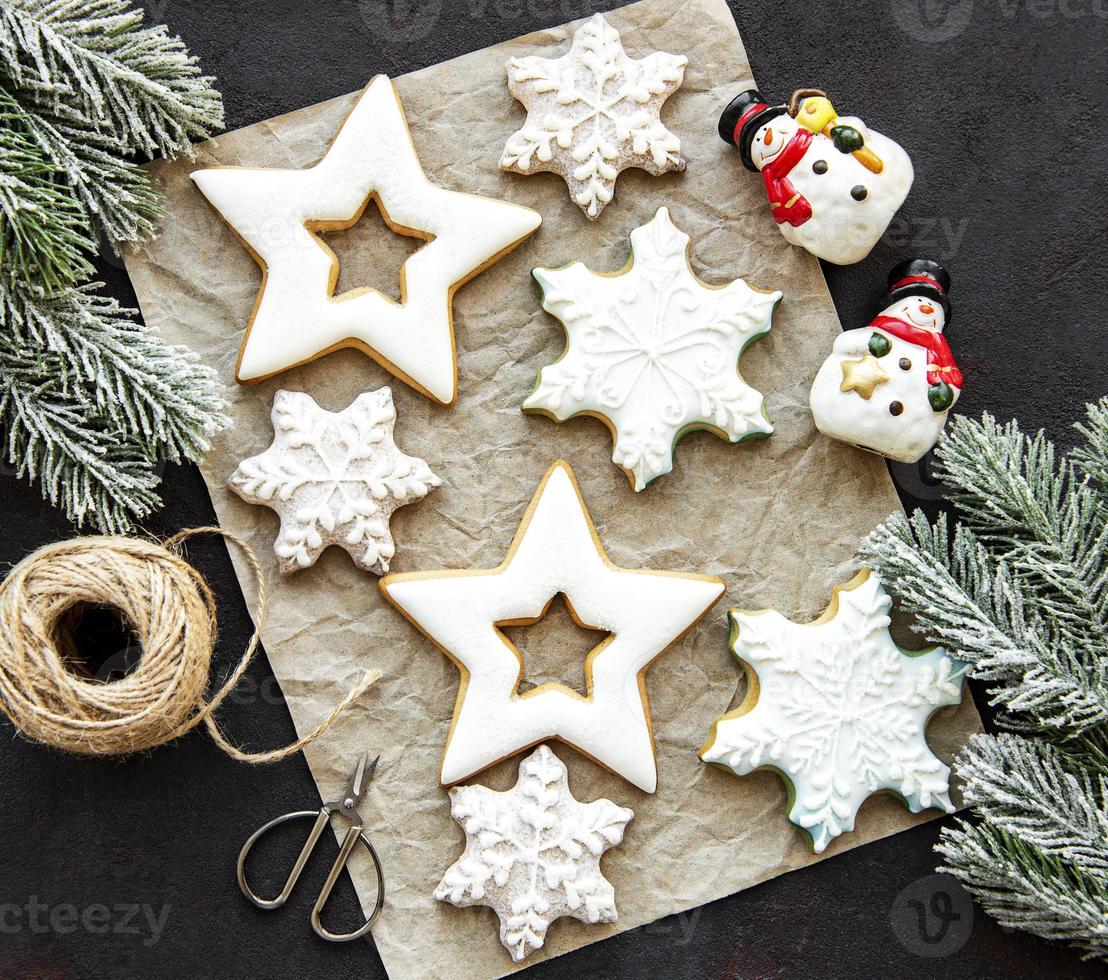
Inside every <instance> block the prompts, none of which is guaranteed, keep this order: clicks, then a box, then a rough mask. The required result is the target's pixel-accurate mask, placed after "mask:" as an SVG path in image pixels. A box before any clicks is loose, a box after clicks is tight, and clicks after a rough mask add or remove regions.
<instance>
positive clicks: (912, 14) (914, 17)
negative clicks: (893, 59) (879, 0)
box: [890, 0, 973, 44]
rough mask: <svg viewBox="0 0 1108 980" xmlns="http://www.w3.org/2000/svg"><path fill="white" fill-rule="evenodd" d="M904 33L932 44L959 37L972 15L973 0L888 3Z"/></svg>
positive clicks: (921, 0) (891, 0) (898, 0)
mask: <svg viewBox="0 0 1108 980" xmlns="http://www.w3.org/2000/svg"><path fill="white" fill-rule="evenodd" d="M890 2H891V4H892V12H893V19H894V20H895V21H896V22H897V25H898V26H899V27H900V29H901V30H902V31H904V33H905V34H907V35H908V36H909V37H913V38H915V39H916V40H917V41H924V42H926V43H928V44H931V43H933V42H935V41H949V40H950V39H951V38H955V37H957V36H958V35H959V34H961V33H962V32H963V31H964V30H965V29H966V27H967V25H968V24H969V22H970V18H971V17H972V16H973V0H890Z"/></svg>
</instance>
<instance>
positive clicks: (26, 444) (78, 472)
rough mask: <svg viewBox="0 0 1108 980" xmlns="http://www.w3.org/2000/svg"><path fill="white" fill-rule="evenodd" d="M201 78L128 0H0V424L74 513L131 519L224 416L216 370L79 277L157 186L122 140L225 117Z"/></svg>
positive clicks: (175, 135) (152, 202)
mask: <svg viewBox="0 0 1108 980" xmlns="http://www.w3.org/2000/svg"><path fill="white" fill-rule="evenodd" d="M211 81H212V80H211V79H210V78H208V77H206V76H202V75H201V74H200V72H199V69H198V68H197V66H196V62H195V60H194V59H193V58H191V57H190V56H189V54H188V52H187V51H186V50H185V47H184V45H183V44H182V43H181V42H180V40H178V39H177V38H174V37H171V36H170V35H169V34H168V32H167V31H166V29H165V28H164V27H161V26H155V27H143V26H142V13H141V11H139V10H134V9H130V8H129V6H128V3H127V0H6V2H3V3H0V437H2V440H3V441H2V445H3V451H4V454H5V455H6V457H7V458H8V460H9V461H10V462H11V464H12V465H13V466H14V467H15V469H16V472H17V473H18V474H19V475H20V476H22V477H26V478H29V479H31V480H33V481H35V482H36V483H38V485H39V487H40V488H41V490H42V493H43V495H44V496H45V497H46V498H47V499H49V500H50V501H51V502H53V503H55V504H56V505H58V506H60V507H62V508H63V509H64V510H65V512H66V513H67V514H68V515H69V516H70V517H71V518H72V519H73V520H75V521H76V522H77V523H78V524H91V525H93V526H95V527H97V528H99V529H100V530H103V531H124V530H128V529H130V528H131V527H132V526H133V524H134V521H135V520H138V519H141V518H142V517H144V516H145V515H147V514H149V513H150V511H151V510H152V509H153V508H154V507H155V506H157V505H158V503H159V498H158V495H157V492H156V487H157V484H158V482H159V476H158V471H157V468H158V466H159V465H160V464H161V463H162V462H163V461H166V460H180V459H187V460H199V459H200V457H201V456H202V455H203V453H204V452H205V451H206V450H207V448H208V445H209V442H210V439H211V436H212V435H213V433H214V432H216V431H217V430H218V429H220V428H222V427H224V426H225V425H227V424H228V420H227V418H226V417H225V416H224V414H223V407H224V406H223V401H222V398H221V397H220V395H219V394H218V393H217V388H216V385H215V379H214V375H213V373H212V372H211V371H209V370H208V369H207V368H205V367H203V366H202V365H201V364H200V363H199V362H198V361H197V359H196V357H195V356H194V355H193V354H191V353H189V352H188V351H187V350H185V349H184V348H181V347H171V346H168V345H166V344H165V343H163V342H162V341H161V340H160V339H159V338H158V337H157V336H155V335H154V334H153V333H151V332H150V331H149V330H147V329H146V328H145V327H144V326H142V325H141V324H140V323H138V322H136V320H135V319H133V315H134V314H133V312H132V311H130V310H124V309H121V308H120V307H119V305H118V304H117V303H116V302H115V301H114V300H112V299H109V298H107V297H103V296H98V295H97V294H96V293H95V290H96V289H97V288H99V286H100V284H98V283H93V284H84V285H82V283H85V281H86V280H87V279H88V278H89V276H90V275H91V273H92V270H93V266H92V264H91V263H90V261H89V258H90V256H91V255H92V254H94V253H95V251H96V249H97V243H98V240H100V239H101V238H103V239H106V240H107V241H108V242H109V243H110V244H111V245H112V247H115V248H118V247H121V246H124V245H135V244H138V243H140V242H142V241H143V240H145V239H147V238H149V237H150V236H151V235H152V234H153V232H154V229H155V223H156V221H157V220H158V218H159V217H160V216H161V213H162V211H161V200H160V196H159V195H158V194H157V193H156V192H155V191H154V189H153V188H152V187H151V186H150V182H149V178H148V177H147V174H146V173H145V171H144V170H142V169H141V168H140V167H138V166H136V164H135V162H134V161H133V160H132V159H130V158H129V157H130V155H131V154H133V153H136V152H137V153H150V154H152V153H158V152H160V153H162V154H164V155H167V156H169V155H173V154H176V153H180V152H191V140H192V139H193V138H196V137H201V136H205V135H207V134H208V132H209V131H211V130H212V129H214V128H215V127H217V126H220V125H222V122H223V109H222V103H221V100H220V96H219V93H218V92H216V91H215V90H214V89H213V88H212V86H211Z"/></svg>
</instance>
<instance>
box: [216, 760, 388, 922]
mask: <svg viewBox="0 0 1108 980" xmlns="http://www.w3.org/2000/svg"><path fill="white" fill-rule="evenodd" d="M380 758H381V757H380V756H378V757H377V758H376V759H374V760H373V761H372V762H371V761H369V753H368V752H366V753H365V754H364V755H363V756H362V757H361V758H360V759H359V760H358V765H357V768H355V770H354V772H353V773H351V775H350V779H349V781H348V782H347V784H346V792H345V793H343V795H342V799H340V800H336V801H335V802H333V803H324V804H323V806H321V807H320V808H319V809H318V810H297V811H295V812H294V813H283V814H281V816H279V817H275V818H274V819H273V820H270V821H269V823H267V824H263V825H262V826H261V827H259V828H258V829H257V830H255V831H254V833H252V834H251V835H250V837H249V838H247V841H246V843H245V844H243V845H242V850H241V851H239V862H238V881H239V888H241V889H242V893H243V894H244V895H245V896H246V897H247V898H248V899H250V901H251V902H253V903H254V904H255V905H257V906H258V908H260V909H267V910H272V909H278V908H280V907H281V906H282V905H284V904H285V902H286V901H287V900H288V897H289V895H290V894H291V893H292V890H293V888H294V887H295V886H296V882H297V881H298V880H299V878H300V873H301V872H302V871H303V870H304V865H305V864H307V863H308V858H309V857H311V854H312V851H313V850H315V846H316V844H317V843H318V842H319V838H320V837H321V836H322V834H323V830H324V828H325V827H326V826H327V825H328V824H329V823H330V822H331V815H332V814H333V813H338V814H340V815H341V816H342V817H345V818H346V820H347V821H348V822H349V824H350V826H349V827H347V830H346V837H345V838H343V842H342V846H341V847H340V848H339V856H338V857H337V858H335V863H334V864H332V865H331V871H330V873H329V874H328V875H327V880H326V881H325V882H324V883H323V887H322V888H321V889H320V890H319V896H318V897H317V898H316V900H315V905H313V906H312V917H311V918H312V928H313V929H314V930H315V933H316V935H317V936H320V937H321V938H323V939H327V940H329V941H330V942H333V943H347V942H350V941H351V940H352V939H359V938H361V937H362V936H364V935H365V934H366V933H367V932H369V930H370V929H371V928H372V927H373V923H374V922H375V921H376V919H377V916H378V915H379V914H380V912H381V906H382V905H384V903H385V876H384V874H383V873H382V871H381V860H380V858H378V857H377V852H376V851H375V850H374V849H373V845H372V844H371V843H370V841H369V838H368V837H367V836H366V835H365V831H364V830H363V829H362V827H363V826H364V822H363V820H362V817H361V814H360V813H359V812H358V805H359V804H360V803H361V802H362V800H363V799H364V797H365V794H366V790H367V789H368V788H369V781H370V780H371V779H372V778H373V773H374V772H375V771H376V769H377V761H378V759H380ZM302 817H313V818H314V819H315V823H314V824H313V825H312V830H311V833H309V834H308V839H307V840H306V841H305V842H304V846H303V847H302V848H301V849H300V855H299V856H298V857H297V859H296V863H295V864H294V865H293V866H292V871H290V872H289V876H288V880H287V881H286V882H285V887H284V888H282V889H281V894H280V895H278V896H277V897H276V898H262V897H260V896H259V895H256V894H255V893H254V891H253V889H251V887H250V886H249V885H248V884H247V882H246V856H247V855H248V854H249V853H250V848H252V847H253V846H254V845H255V844H256V843H257V841H258V840H259V838H261V837H262V836H263V835H264V834H266V833H267V832H268V831H270V830H272V829H273V828H274V827H277V826H279V825H280V824H283V823H285V822H287V821H289V820H299V819H301V818H302ZM359 840H360V841H361V842H362V843H363V844H365V846H366V848H367V849H368V850H369V856H370V857H371V858H373V867H374V869H375V870H376V871H377V904H376V905H375V906H374V908H373V911H372V912H371V913H370V915H369V918H368V919H366V920H365V922H364V923H363V924H362V925H361V926H360V927H359V928H357V929H355V930H354V931H353V932H342V933H337V932H331V931H330V930H328V929H327V928H326V927H325V926H324V925H323V924H322V923H321V922H320V921H319V914H320V912H321V911H322V909H323V906H324V905H326V904H327V899H328V898H330V897H331V889H332V888H334V887H335V882H336V881H338V879H339V875H340V874H342V871H343V868H345V867H346V862H347V861H349V860H350V854H351V852H352V851H353V850H354V845H355V844H356V843H357V842H358V841H359Z"/></svg>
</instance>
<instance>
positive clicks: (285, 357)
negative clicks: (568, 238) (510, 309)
mask: <svg viewBox="0 0 1108 980" xmlns="http://www.w3.org/2000/svg"><path fill="white" fill-rule="evenodd" d="M192 179H193V180H194V181H195V182H196V185H197V187H199V189H200V191H201V192H202V193H203V194H204V196H205V197H206V198H207V199H208V201H209V202H210V203H211V204H212V206H213V207H214V208H215V209H216V210H217V211H218V212H219V214H220V215H221V216H222V217H223V219H224V220H225V221H226V222H227V223H228V224H229V225H230V226H231V227H232V228H233V229H234V231H235V232H236V234H237V235H238V236H239V237H240V238H241V239H242V242H243V244H244V245H245V246H246V247H247V249H248V250H249V251H250V254H251V255H252V256H253V257H254V259H255V260H256V261H257V262H258V264H259V265H260V266H261V267H262V271H263V278H262V286H261V289H260V290H259V292H258V298H257V301H256V302H255V306H254V312H253V314H252V315H251V318H250V322H249V323H248V324H247V327H246V336H245V338H244V340H243V345H242V349H241V351H240V352H239V358H238V364H237V366H236V369H235V376H236V379H237V380H238V381H239V382H242V383H249V382H254V381H261V380H263V379H265V378H268V377H271V376H272V375H274V374H277V373H279V372H281V371H284V370H287V369H288V368H291V367H295V366H296V365H298V364H302V363H304V362H306V361H309V360H312V359H313V358H316V357H319V356H321V355H323V354H327V353H330V352H331V351H333V350H338V349H340V348H343V347H356V348H358V349H359V350H361V351H363V352H364V353H365V354H368V355H369V356H370V357H372V358H373V359H374V360H375V361H377V362H378V363H379V364H381V366H382V367H384V368H385V369H386V370H388V371H390V372H391V373H392V374H394V375H396V376H397V377H398V378H400V379H401V380H402V381H404V382H406V383H407V384H409V385H411V386H412V387H413V388H415V389H416V390H417V391H419V392H421V393H422V394H424V395H427V396H428V397H429V398H432V399H434V400H435V401H437V402H440V403H442V404H450V403H451V402H453V401H454V398H455V396H456V394H457V366H456V362H455V357H454V327H453V322H452V310H451V300H452V297H453V294H454V290H456V289H457V288H458V287H459V286H460V285H461V284H462V283H463V282H465V281H466V280H468V279H470V278H471V277H473V276H475V275H477V273H479V272H481V271H482V270H483V269H484V268H486V267H487V266H488V265H491V264H492V263H493V262H495V261H496V260H497V259H498V258H500V256H502V255H503V254H505V253H506V252H508V251H510V250H511V249H512V248H514V247H515V246H516V245H518V244H519V243H520V242H521V241H523V239H525V238H526V237H527V236H528V235H530V234H531V233H532V232H533V231H534V230H535V229H536V228H537V227H538V226H539V224H540V222H541V221H542V218H541V216H540V215H539V214H538V213H537V212H535V211H532V210H531V209H530V208H525V207H520V206H519V205H515V204H509V203H507V202H505V201H497V200H494V199H492V198H486V197H480V196H478V195H475V194H465V193H461V192H458V191H450V190H446V189H445V188H443V187H439V186H437V185H435V184H433V183H431V181H429V180H428V179H427V177H426V175H425V174H424V173H423V169H422V168H421V166H420V164H419V159H418V158H417V156H416V152H415V147H414V146H413V144H412V138H411V134H410V133H409V131H408V125H407V122H406V121H405V119H404V111H403V108H402V107H401V104H400V100H399V98H398V96H397V94H396V90H395V89H394V88H393V85H392V82H391V81H390V80H389V79H388V78H387V77H385V76H384V75H378V76H377V77H375V78H374V79H373V81H371V82H370V83H369V85H368V86H367V87H366V89H365V91H364V92H363V93H362V94H361V95H360V96H359V97H358V100H357V101H356V102H355V103H354V107H353V108H352V109H351V110H350V114H349V115H348V116H347V117H346V119H345V121H344V122H343V123H342V126H341V127H340V128H339V131H338V133H337V134H336V136H335V139H334V141H333V142H332V144H331V147H330V149H328V151H327V153H326V154H325V155H324V157H323V159H322V160H320V161H319V162H318V163H316V164H314V165H313V166H311V167H307V168H305V169H302V170H286V169H276V168H274V169H264V168H255V167H213V168H209V169H206V170H198V171H195V172H194V173H193V174H192ZM371 199H376V200H377V202H378V204H379V206H380V209H381V214H382V217H383V218H384V219H385V221H386V223H387V224H388V225H389V226H390V227H391V228H392V229H393V230H394V231H397V232H400V233H402V234H409V235H415V236H416V237H419V238H424V239H426V240H427V244H425V245H424V246H423V247H422V248H420V249H419V251H417V252H416V253H415V254H413V255H412V256H410V257H409V258H408V260H407V261H406V262H405V263H404V265H403V267H402V269H401V273H400V276H401V301H400V302H399V303H397V302H396V301H395V300H393V299H392V298H391V297H389V296H386V295H385V294H384V293H381V292H380V291H378V290H376V289H373V288H370V287H363V288H359V289H352V290H349V291H348V292H345V293H342V294H341V295H338V296H335V295H334V288H335V284H336V282H337V281H338V273H339V266H338V259H337V257H336V256H335V254H334V252H332V251H331V249H330V248H328V247H327V245H326V244H325V243H324V242H323V240H322V239H321V238H320V237H319V234H318V233H319V232H321V231H334V230H337V229H340V228H348V227H350V226H352V225H353V224H354V223H355V222H356V221H357V220H358V219H359V218H360V217H361V214H362V212H363V210H364V209H365V207H366V205H367V204H368V203H369V201H370V200H371Z"/></svg>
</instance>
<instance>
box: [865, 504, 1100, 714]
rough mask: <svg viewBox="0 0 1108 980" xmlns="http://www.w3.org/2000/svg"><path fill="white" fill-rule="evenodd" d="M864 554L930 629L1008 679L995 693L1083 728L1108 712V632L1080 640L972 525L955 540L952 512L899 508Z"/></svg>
mask: <svg viewBox="0 0 1108 980" xmlns="http://www.w3.org/2000/svg"><path fill="white" fill-rule="evenodd" d="M862 551H863V554H864V555H865V556H866V557H867V558H868V559H869V561H870V562H872V564H873V565H874V567H875V568H876V569H877V571H878V572H879V574H880V575H881V577H882V579H883V580H884V581H885V582H887V583H888V584H889V587H890V588H891V589H892V590H893V591H894V592H895V594H896V596H897V598H898V600H899V601H900V602H901V603H902V605H903V606H904V608H906V609H908V610H909V611H910V612H912V613H913V614H914V615H915V616H916V617H917V620H918V626H919V629H920V631H921V632H922V633H923V634H924V635H926V636H927V637H929V638H930V639H932V640H934V641H935V642H937V643H942V644H943V645H944V646H947V647H948V648H950V649H951V650H954V651H957V655H958V656H959V657H960V658H962V659H963V660H966V661H968V662H969V663H970V664H971V669H972V676H974V677H977V678H978V679H979V680H984V681H990V682H992V681H999V682H1000V683H999V684H998V685H996V686H995V687H994V688H992V690H991V693H992V696H993V700H992V703H993V704H998V705H1001V706H1003V707H1005V708H1007V709H1008V710H1009V711H1011V712H1014V713H1016V714H1017V716H1024V717H1022V718H1020V717H1017V718H1003V719H1002V723H1004V724H1008V725H1010V726H1011V727H1022V726H1021V725H1020V722H1021V721H1026V720H1027V718H1028V717H1030V718H1033V719H1034V720H1035V722H1036V723H1037V724H1038V726H1039V727H1041V728H1050V729H1054V730H1055V731H1066V732H1067V733H1080V732H1082V731H1084V730H1085V729H1087V728H1090V727H1092V726H1096V725H1102V724H1104V723H1105V722H1106V721H1108V660H1106V659H1105V657H1104V649H1103V643H1104V641H1103V634H1101V636H1100V638H1097V637H1092V638H1091V639H1090V643H1089V646H1088V647H1087V648H1084V649H1078V648H1075V647H1073V646H1072V645H1067V644H1066V643H1064V642H1062V641H1061V633H1060V631H1059V630H1057V629H1056V628H1053V627H1052V624H1051V623H1050V622H1049V621H1048V620H1047V619H1045V618H1044V617H1043V616H1042V615H1041V614H1040V613H1039V612H1038V610H1037V609H1035V608H1034V604H1032V608H1031V609H1029V608H1028V602H1027V595H1026V590H1025V589H1024V588H1023V586H1022V585H1021V583H1020V581H1019V579H1018V578H1017V577H1016V576H1015V575H1014V574H1013V573H1012V571H1011V567H1010V565H1009V564H1008V563H1007V562H1006V561H1004V560H997V559H994V558H993V557H992V556H991V555H990V553H989V551H988V549H987V548H986V547H985V545H984V544H983V543H982V542H981V541H980V540H979V539H978V538H977V537H976V535H975V534H974V533H973V532H972V531H970V530H968V529H967V528H966V527H964V526H961V527H959V528H958V529H957V530H956V531H955V534H954V539H953V544H951V542H950V535H949V533H948V530H947V520H946V515H940V516H939V518H938V520H937V521H936V522H935V524H934V525H932V524H930V523H929V522H928V520H927V518H926V516H924V514H923V513H922V512H920V511H917V512H916V513H915V514H913V515H912V517H911V518H908V517H906V516H905V515H904V514H901V513H897V514H894V515H892V516H891V517H890V518H889V519H888V520H887V521H885V523H884V524H883V525H881V526H880V527H878V528H877V529H876V530H875V531H874V532H873V533H872V534H871V535H870V536H869V538H868V539H867V540H866V542H865V544H864V545H863V548H862Z"/></svg>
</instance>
